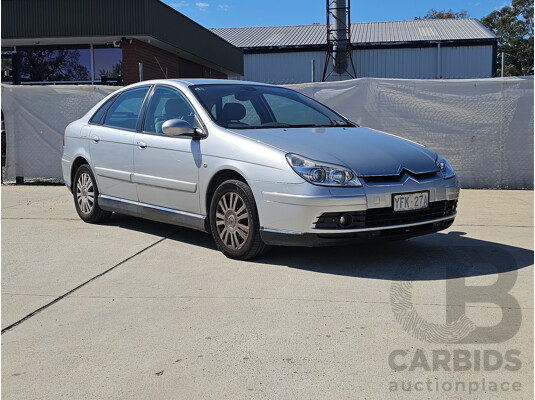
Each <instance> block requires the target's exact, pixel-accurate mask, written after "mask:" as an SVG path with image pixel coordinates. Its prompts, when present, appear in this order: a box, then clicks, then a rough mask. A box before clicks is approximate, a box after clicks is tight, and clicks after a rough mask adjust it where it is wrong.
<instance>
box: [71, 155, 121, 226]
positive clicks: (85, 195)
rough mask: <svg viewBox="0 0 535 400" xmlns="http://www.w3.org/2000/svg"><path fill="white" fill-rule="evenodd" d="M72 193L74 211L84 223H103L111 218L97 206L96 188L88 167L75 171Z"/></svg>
mask: <svg viewBox="0 0 535 400" xmlns="http://www.w3.org/2000/svg"><path fill="white" fill-rule="evenodd" d="M72 193H73V195H74V205H75V207H76V211H77V212H78V215H79V216H80V218H81V219H82V220H84V221H85V222H89V223H97V222H103V221H105V220H107V219H108V218H109V217H110V216H111V214H112V213H111V212H109V211H104V210H103V209H101V208H100V207H99V205H98V188H97V184H96V182H95V177H94V176H93V172H92V171H91V168H90V167H89V165H87V164H83V165H81V166H80V167H79V168H78V170H77V171H76V174H75V175H74V182H73V190H72Z"/></svg>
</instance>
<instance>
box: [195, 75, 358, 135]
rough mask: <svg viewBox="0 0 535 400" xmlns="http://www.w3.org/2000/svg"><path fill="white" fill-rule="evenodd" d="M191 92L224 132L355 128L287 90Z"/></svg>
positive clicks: (199, 88)
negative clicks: (280, 128) (331, 127)
mask: <svg viewBox="0 0 535 400" xmlns="http://www.w3.org/2000/svg"><path fill="white" fill-rule="evenodd" d="M190 88H191V90H192V91H193V93H194V94H195V96H196V97H197V98H198V99H199V101H200V102H201V103H202V105H203V106H204V108H205V109H206V110H207V111H208V112H209V113H210V114H211V115H212V117H213V119H214V120H215V121H216V122H217V123H218V124H219V125H221V126H224V127H225V128H232V129H269V128H277V127H320V126H321V127H329V126H354V125H353V124H352V123H351V122H350V121H348V120H347V119H345V118H344V117H342V116H341V115H339V114H337V113H335V112H334V111H332V110H330V109H329V108H327V107H325V106H324V105H322V104H320V103H318V102H316V101H314V100H312V99H310V98H308V97H306V96H304V95H302V94H300V93H298V92H294V91H293V90H290V89H285V88H281V87H276V86H261V85H248V84H243V85H240V84H235V85H234V84H221V85H217V84H215V85H212V84H209V85H194V86H190Z"/></svg>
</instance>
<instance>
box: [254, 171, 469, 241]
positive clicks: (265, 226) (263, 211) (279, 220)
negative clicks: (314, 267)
mask: <svg viewBox="0 0 535 400" xmlns="http://www.w3.org/2000/svg"><path fill="white" fill-rule="evenodd" d="M251 187H252V189H253V192H254V193H255V198H256V199H259V198H260V199H261V200H260V201H259V200H257V206H258V213H259V218H260V225H261V236H262V239H263V240H264V242H265V243H267V244H273V245H289V246H292V245H299V246H323V245H336V244H345V243H348V242H354V241H355V240H362V239H378V238H388V239H392V238H407V237H413V236H418V235H424V234H428V233H433V232H438V231H440V230H443V229H446V228H448V227H449V226H451V224H452V223H453V221H454V219H455V216H456V212H455V208H456V203H457V200H458V198H459V193H460V186H459V183H458V181H457V179H456V178H453V179H448V180H444V179H435V180H432V181H428V182H416V181H414V180H409V181H406V182H404V183H403V184H401V185H389V186H387V185H385V186H372V185H370V186H368V185H366V184H364V185H363V186H362V187H358V188H332V187H331V188H329V187H320V186H314V185H310V184H282V183H261V184H260V183H259V184H256V185H254V184H253V185H251ZM417 191H428V192H429V202H430V206H431V205H433V204H435V205H438V204H442V203H443V204H448V205H449V206H452V205H454V207H453V208H451V207H450V208H448V211H447V212H444V213H443V214H442V213H438V214H437V213H433V214H432V215H431V214H430V215H429V217H425V218H415V219H414V220H411V219H407V220H405V219H401V220H397V219H395V218H392V219H391V221H388V222H385V224H384V225H381V224H379V225H374V226H368V225H366V226H364V227H358V228H354V227H351V228H341V227H336V228H329V229H323V228H318V227H317V223H318V220H319V218H320V217H321V216H322V215H324V214H325V213H331V214H333V213H354V214H361V215H362V214H367V213H368V211H370V210H373V211H374V212H380V211H382V210H386V211H388V210H390V209H391V208H392V197H393V195H394V194H401V193H409V192H417ZM445 210H446V208H445ZM318 225H321V224H318Z"/></svg>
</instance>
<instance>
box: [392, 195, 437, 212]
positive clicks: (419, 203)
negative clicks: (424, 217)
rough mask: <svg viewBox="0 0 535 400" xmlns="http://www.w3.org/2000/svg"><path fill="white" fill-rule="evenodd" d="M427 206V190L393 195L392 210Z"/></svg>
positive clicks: (416, 208)
mask: <svg viewBox="0 0 535 400" xmlns="http://www.w3.org/2000/svg"><path fill="white" fill-rule="evenodd" d="M427 207H429V192H418V193H406V194H396V195H394V211H410V210H420V209H422V208H427Z"/></svg>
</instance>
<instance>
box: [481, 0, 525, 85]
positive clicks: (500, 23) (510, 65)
mask: <svg viewBox="0 0 535 400" xmlns="http://www.w3.org/2000/svg"><path fill="white" fill-rule="evenodd" d="M481 23H482V24H483V25H485V26H486V27H487V28H488V29H489V30H490V31H491V32H493V33H494V34H495V35H496V36H498V37H499V40H498V60H497V62H499V64H498V71H497V73H496V74H497V76H500V75H501V62H500V60H501V53H502V52H503V53H505V76H520V75H533V1H532V0H513V2H512V4H511V6H510V7H509V6H506V7H502V9H501V10H499V11H498V10H495V11H493V12H491V13H490V14H489V15H487V16H486V17H484V18H482V19H481Z"/></svg>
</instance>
